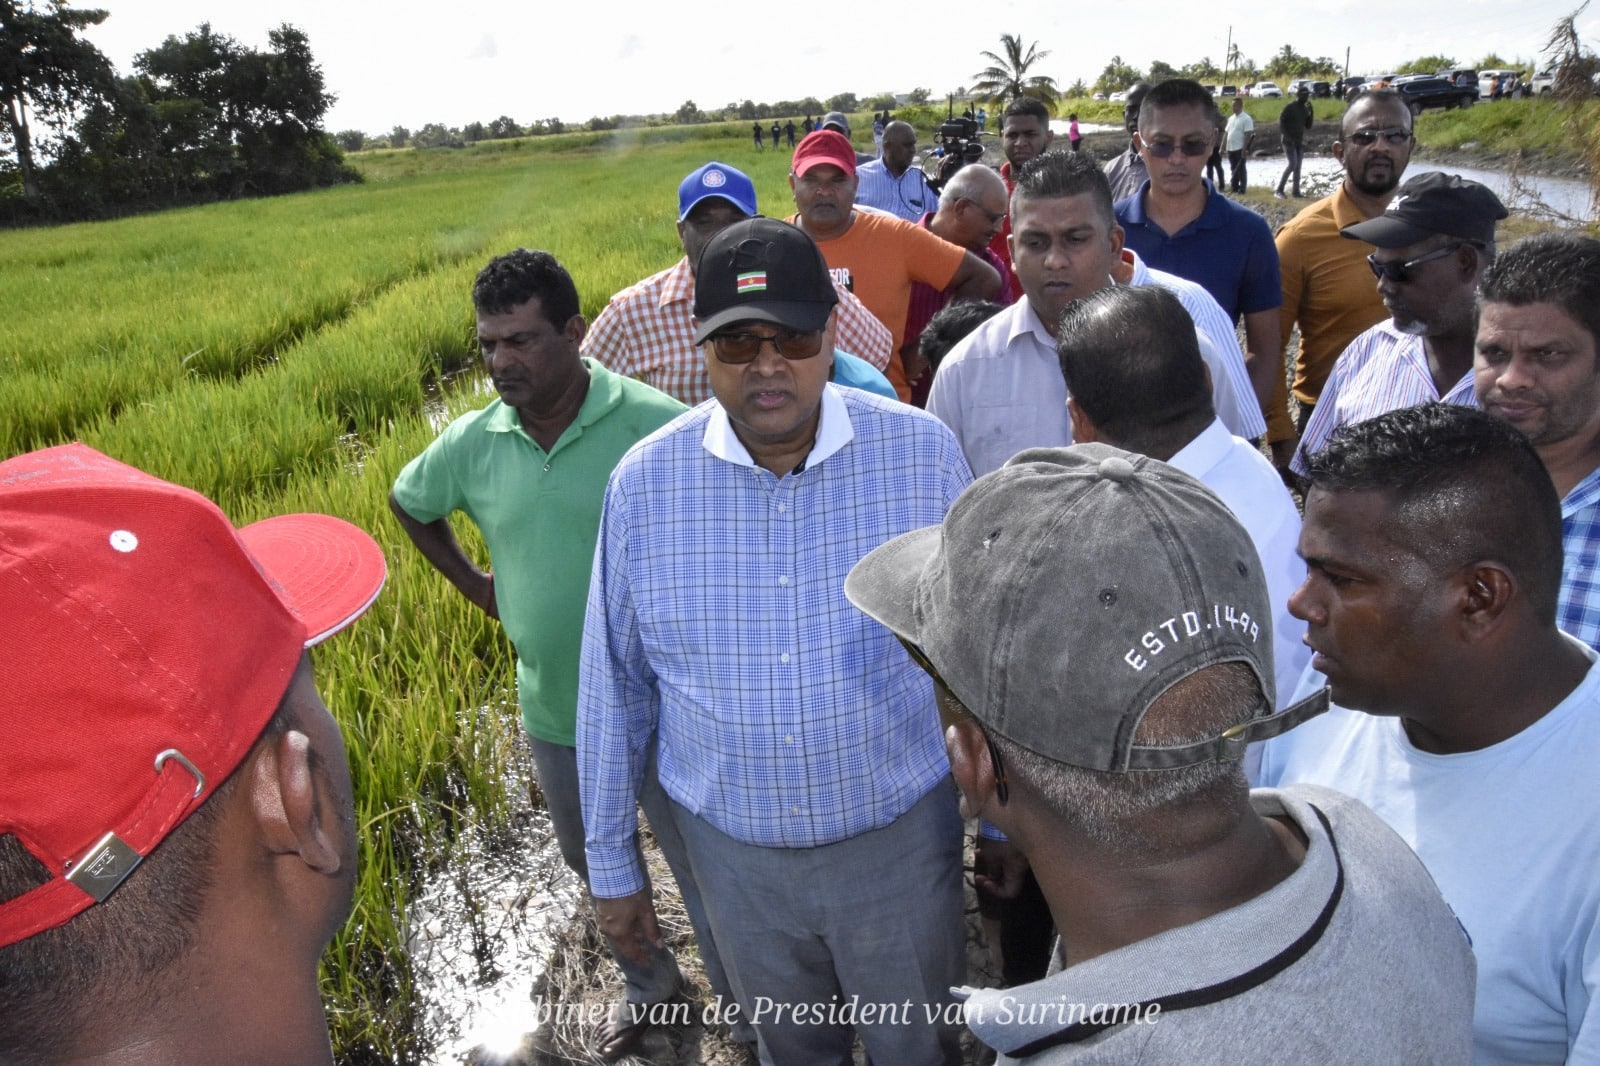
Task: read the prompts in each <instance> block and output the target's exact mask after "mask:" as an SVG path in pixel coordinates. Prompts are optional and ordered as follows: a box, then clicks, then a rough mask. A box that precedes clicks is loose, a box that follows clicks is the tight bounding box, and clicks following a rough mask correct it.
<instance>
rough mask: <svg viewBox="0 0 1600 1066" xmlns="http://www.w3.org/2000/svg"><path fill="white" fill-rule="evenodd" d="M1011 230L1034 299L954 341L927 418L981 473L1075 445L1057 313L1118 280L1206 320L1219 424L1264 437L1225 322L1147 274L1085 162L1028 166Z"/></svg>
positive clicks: (1198, 292) (1016, 265)
mask: <svg viewBox="0 0 1600 1066" xmlns="http://www.w3.org/2000/svg"><path fill="white" fill-rule="evenodd" d="M1011 230H1012V232H1011V238H1010V242H1011V261H1012V267H1013V269H1014V270H1015V271H1016V274H1017V278H1018V280H1019V281H1021V283H1022V291H1023V294H1024V296H1026V299H1022V300H1018V301H1017V302H1016V303H1015V304H1012V305H1011V306H1010V307H1009V308H1007V309H1006V310H1005V311H1003V312H1001V313H1000V314H998V315H996V316H995V317H994V318H991V319H990V320H989V321H988V322H985V323H984V324H983V325H982V326H979V327H978V329H977V330H975V331H974V332H973V333H972V334H971V335H970V336H968V337H967V338H966V340H964V341H962V342H961V343H960V344H959V345H957V346H956V347H955V348H954V349H953V350H952V351H951V352H950V354H949V355H947V356H946V357H945V359H944V361H943V362H942V363H941V364H940V366H939V374H938V376H937V377H935V378H934V380H933V390H932V392H931V393H930V394H929V397H928V410H929V411H931V412H932V413H933V414H935V415H937V416H938V418H939V419H940V420H941V421H942V422H944V424H945V425H947V426H949V427H950V429H951V430H952V431H954V433H955V435H956V439H957V440H959V441H960V442H961V447H962V450H963V451H964V452H965V453H966V456H967V462H968V463H969V464H970V465H971V466H972V472H973V473H974V474H975V475H982V474H986V473H988V472H989V471H991V470H998V469H999V468H1000V467H1001V466H1002V465H1003V464H1004V463H1005V461H1006V460H1007V459H1009V458H1011V456H1013V455H1015V454H1016V453H1017V452H1019V451H1021V450H1022V449H1024V448H1048V447H1059V446H1062V445H1067V444H1071V443H1072V426H1071V424H1070V423H1069V422H1068V420H1067V409H1066V400H1067V390H1066V385H1065V383H1064V382H1063V381H1062V378H1061V370H1060V365H1059V362H1058V360H1057V356H1056V338H1057V336H1058V332H1059V331H1058V327H1059V323H1060V319H1061V312H1062V311H1063V310H1065V309H1066V306H1067V305H1068V304H1069V303H1071V302H1072V301H1073V300H1077V299H1081V298H1082V297H1085V296H1088V295H1089V294H1091V293H1094V292H1098V291H1099V290H1101V289H1104V288H1106V287H1108V286H1110V285H1113V284H1121V285H1159V286H1160V287H1162V288H1164V289H1168V290H1170V291H1171V292H1173V294H1174V295H1176V296H1177V298H1178V300H1179V301H1180V302H1181V303H1182V304H1183V305H1184V309H1185V310H1186V311H1188V312H1189V315H1190V317H1191V318H1192V319H1194V322H1195V323H1199V324H1200V325H1199V326H1196V325H1194V323H1191V326H1190V328H1191V329H1195V330H1197V331H1198V332H1197V335H1196V341H1197V343H1198V345H1199V347H1200V354H1201V356H1202V357H1203V358H1204V359H1205V361H1206V365H1207V368H1208V369H1209V371H1210V374H1211V387H1212V399H1213V402H1214V404H1215V406H1216V411H1217V416H1218V417H1219V418H1221V419H1222V422H1223V424H1224V425H1225V426H1227V427H1228V430H1229V431H1230V432H1232V433H1233V434H1235V435H1237V436H1240V437H1243V438H1245V439H1247V440H1248V439H1253V438H1256V437H1259V436H1261V434H1262V433H1264V432H1265V431H1266V424H1265V423H1264V422H1263V421H1262V418H1261V409H1260V405H1259V404H1257V403H1256V399H1255V393H1254V392H1253V391H1252V390H1251V388H1250V379H1249V376H1248V374H1247V373H1246V371H1245V365H1244V353H1243V352H1242V351H1241V350H1240V348H1239V342H1238V338H1237V337H1236V336H1235V334H1234V333H1233V327H1232V324H1231V323H1229V322H1228V320H1227V316H1226V315H1224V314H1223V313H1222V309H1221V308H1220V307H1218V306H1217V302H1216V301H1215V300H1214V299H1212V298H1211V294H1210V293H1208V292H1206V291H1205V289H1204V288H1203V287H1201V286H1200V285H1198V284H1196V283H1194V282H1192V281H1186V280H1184V279H1183V278H1179V277H1175V276H1173V275H1170V274H1165V273H1162V272H1161V271H1159V270H1150V269H1149V268H1148V267H1146V266H1145V265H1144V264H1143V263H1142V262H1140V261H1139V259H1138V258H1137V257H1136V256H1134V255H1133V254H1132V253H1131V252H1125V251H1124V249H1123V247H1122V228H1121V227H1120V226H1118V225H1117V224H1116V216H1115V214H1114V213H1113V211H1112V206H1111V188H1110V186H1109V185H1108V184H1107V183H1106V178H1105V175H1104V174H1103V173H1101V171H1100V168H1099V166H1098V165H1097V164H1095V162H1094V161H1093V160H1092V159H1090V158H1089V157H1088V155H1087V154H1085V153H1082V152H1078V153H1073V152H1051V153H1048V154H1046V155H1042V156H1038V157H1036V158H1034V159H1033V160H1032V161H1030V162H1029V163H1028V164H1027V166H1026V167H1024V168H1023V170H1022V173H1021V175H1020V176H1019V177H1018V180H1017V187H1016V190H1015V191H1014V192H1013V193H1012V198H1011ZM1216 323H1221V325H1220V326H1219V325H1216ZM1204 326H1211V328H1210V329H1203V328H1201V327H1204Z"/></svg>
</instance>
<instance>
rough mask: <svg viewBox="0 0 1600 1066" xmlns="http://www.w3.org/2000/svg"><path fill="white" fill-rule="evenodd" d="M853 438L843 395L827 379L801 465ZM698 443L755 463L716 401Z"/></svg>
mask: <svg viewBox="0 0 1600 1066" xmlns="http://www.w3.org/2000/svg"><path fill="white" fill-rule="evenodd" d="M853 439H855V428H854V427H853V426H851V424H850V411H849V409H848V408H846V407H845V404H844V397H842V396H840V395H839V390H838V389H836V388H835V387H834V386H833V384H832V383H831V382H830V383H828V384H826V385H824V386H823V387H822V414H821V416H820V417H819V418H818V420H817V439H816V440H815V441H813V442H812V444H811V451H810V453H809V454H808V455H807V456H806V461H805V462H804V463H803V464H801V465H802V466H804V467H805V468H806V469H808V470H809V469H811V468H812V467H814V466H818V465H820V464H821V463H822V462H823V461H824V460H825V459H827V458H828V457H829V456H830V455H832V454H833V453H834V452H837V451H838V450H839V449H841V448H843V447H844V446H845V445H846V444H849V443H850V441H851V440H853ZM700 443H701V446H702V447H704V448H705V450H706V451H708V452H710V453H711V454H712V455H714V456H716V457H717V458H718V459H721V460H722V461H723V462H727V463H732V464H733V465H734V466H748V467H754V466H755V465H756V461H755V460H754V459H753V458H751V456H750V450H749V449H748V448H746V447H745V446H744V442H743V441H741V440H740V439H739V436H738V434H736V433H735V432H734V431H733V422H732V421H731V420H730V419H729V418H728V409H727V408H726V407H723V406H722V404H720V403H717V404H713V405H712V409H711V417H710V418H708V419H706V432H705V436H704V437H703V438H701V441H700Z"/></svg>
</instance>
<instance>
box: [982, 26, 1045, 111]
mask: <svg viewBox="0 0 1600 1066" xmlns="http://www.w3.org/2000/svg"><path fill="white" fill-rule="evenodd" d="M1000 53H1001V54H998V55H997V54H995V53H994V52H979V53H978V55H979V57H980V58H982V59H986V60H988V61H989V65H988V66H986V67H984V68H983V69H982V70H980V71H978V72H977V73H976V74H974V75H973V78H974V79H975V80H974V81H973V83H972V89H971V92H972V95H973V96H974V97H976V98H977V99H980V100H987V101H989V102H990V103H992V104H993V105H994V108H995V110H996V111H999V110H1001V109H1003V108H1004V107H1005V106H1006V105H1007V104H1008V103H1010V102H1011V101H1012V100H1015V99H1016V98H1017V97H1019V96H1032V97H1035V98H1037V99H1039V100H1042V101H1044V104H1045V106H1046V107H1050V108H1053V107H1055V103H1056V99H1057V97H1059V96H1060V95H1061V90H1060V89H1058V88H1057V87H1056V81H1055V79H1054V78H1051V77H1049V76H1047V75H1044V74H1032V73H1029V71H1031V70H1032V69H1033V68H1034V66H1035V65H1036V64H1037V63H1038V62H1039V61H1040V60H1042V59H1044V58H1045V57H1046V56H1048V55H1049V54H1050V53H1049V51H1042V52H1041V51H1040V50H1039V43H1038V42H1037V41H1035V42H1033V43H1031V44H1029V45H1028V46H1027V48H1026V49H1024V48H1023V46H1022V35H1021V34H1011V33H1002V34H1001V35H1000Z"/></svg>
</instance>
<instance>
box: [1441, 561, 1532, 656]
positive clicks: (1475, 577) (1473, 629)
mask: <svg viewBox="0 0 1600 1066" xmlns="http://www.w3.org/2000/svg"><path fill="white" fill-rule="evenodd" d="M1456 583H1457V585H1458V588H1459V597H1460V601H1459V602H1460V614H1459V618H1460V624H1461V632H1462V635H1463V636H1464V637H1465V638H1466V639H1467V640H1468V641H1470V642H1474V643H1475V642H1477V641H1479V640H1481V639H1483V638H1484V637H1485V636H1487V635H1488V634H1490V633H1492V632H1493V631H1494V630H1495V629H1497V628H1498V627H1499V624H1500V620H1501V619H1502V618H1504V617H1505V613H1506V609H1507V608H1508V607H1510V606H1511V602H1512V601H1513V600H1515V599H1516V598H1517V596H1518V594H1519V593H1520V591H1521V587H1520V586H1519V585H1518V583H1517V579H1516V577H1515V576H1514V575H1513V574H1512V573H1511V572H1510V571H1509V570H1507V569H1506V568H1505V567H1504V566H1502V565H1501V564H1500V563H1497V562H1493V561H1485V562H1480V563H1474V564H1473V565H1471V566H1468V567H1465V568H1463V569H1462V570H1461V571H1460V573H1458V574H1457V576H1456Z"/></svg>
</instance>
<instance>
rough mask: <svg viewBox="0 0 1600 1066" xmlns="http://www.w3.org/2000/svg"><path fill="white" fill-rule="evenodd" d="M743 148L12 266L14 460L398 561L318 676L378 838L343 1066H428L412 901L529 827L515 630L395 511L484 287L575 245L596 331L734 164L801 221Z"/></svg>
mask: <svg viewBox="0 0 1600 1066" xmlns="http://www.w3.org/2000/svg"><path fill="white" fill-rule="evenodd" d="M737 132H738V131H737V130H736V129H733V128H729V129H716V128H713V129H685V130H663V131H659V132H656V131H651V132H648V133H645V134H643V135H642V136H640V137H628V136H626V135H624V136H596V135H588V134H579V135H574V136H569V137H560V138H545V139H541V140H539V141H529V142H524V143H521V144H517V143H515V142H506V143H501V144H491V145H484V146H482V147H480V148H479V149H476V150H469V151H462V152H450V151H438V152H422V153H419V152H398V153H371V154H369V155H363V156H360V157H357V158H356V162H357V164H358V165H361V166H363V167H364V168H365V169H366V170H367V172H368V174H369V179H370V180H369V183H368V184H367V185H365V186H358V187H345V188H338V189H331V190H324V191H321V192H316V193H310V194H305V195H300V196H293V197H283V198H280V199H274V200H260V201H252V202H247V203H236V204H224V205H212V206H207V207H202V208H194V209H187V210H181V211H172V212H167V213H163V214H158V215H150V216H145V217H142V218H135V219H124V220H119V221H113V222H105V223H96V224H86V225H74V226H65V227H58V228H53V229H32V230H24V231H18V232H13V233H11V234H9V235H8V236H7V239H6V240H5V242H4V243H3V244H0V318H3V320H4V321H5V322H6V323H7V329H6V332H5V336H4V339H3V340H0V371H3V376H0V382H3V383H0V457H4V456H9V455H14V454H17V453H18V452H20V451H23V450H26V449H28V448H31V447H38V446H42V445H47V444H52V443H58V442H61V441H66V440H71V439H75V438H76V439H81V440H84V441H85V442H87V443H89V444H91V445H93V446H95V447H98V448H101V449H102V450H104V451H106V452H108V453H110V454H111V455H113V456H116V457H117V458H119V459H122V460H124V461H126V462H130V463H133V464H136V465H138V466H141V467H144V468H146V469H149V470H151V471H153V472H155V473H158V474H160V475H161V476H163V477H167V478H170V479H172V480H175V481H178V482H180V483H183V484H187V485H190V486H192V487H195V488H197V489H199V490H201V491H203V492H205V493H207V494H209V495H211V496H213V497H214V498H216V499H217V500H218V501H219V502H220V503H221V504H222V506H223V507H224V509H225V510H226V511H227V512H228V513H229V515H230V516H232V517H233V519H234V520H235V521H236V522H240V523H243V522H247V521H251V520H253V519H255V518H259V517H263V516H266V515H269V514H274V513H281V512H285V511H292V510H302V509H308V510H320V511H327V512H330V513H333V514H338V515H341V516H343V517H345V518H347V519H350V520H351V521H354V522H356V523H358V524H359V525H361V526H363V527H365V528H367V529H368V530H370V531H372V532H373V533H374V535H375V536H377V538H378V539H379V542H380V543H381V544H382V545H383V547H384V550H385V553H386V555H387V556H388V559H389V564H390V580H389V583H388V586H387V588H386V590H385V591H384V593H383V595H382V596H381V597H380V599H379V601H378V603H377V605H376V606H375V607H374V609H373V610H372V611H371V612H370V613H369V614H368V616H367V617H366V618H364V619H363V620H362V621H361V623H359V624H358V625H357V626H355V627H354V628H353V629H352V630H351V631H350V632H348V633H347V634H344V635H342V636H340V637H338V638H336V639H335V640H334V641H332V642H330V643H329V644H328V645H325V646H324V647H322V648H319V649H318V650H317V652H316V655H315V659H316V666H317V673H318V680H319V685H320V687H321V689H322V691H323V693H324V695H325V697H326V699H327V702H328V705H329V706H330V707H331V708H332V709H333V711H334V714H335V715H336V717H337V718H338V719H339V721H340V722H341V724H342V725H343V727H344V731H345V735H346V739H347V741H348V742H349V747H350V755H351V764H352V772H353V775H354V780H355V789H356V802H357V808H358V809H357V818H358V825H359V826H360V830H361V837H362V839H361V874H360V883H359V885H358V889H357V902H356V910H355V914H354V916H353V918H352V920H351V922H350V923H349V925H348V926H347V927H346V928H345V929H344V931H343V932H342V933H341V934H340V936H339V938H338V940H337V941H336V942H335V944H334V945H333V947H332V948H331V950H330V951H329V954H328V956H327V958H326V960H325V967H324V977H323V982H324V992H325V995H326V999H327V1002H328V1003H329V1005H330V1020H331V1023H332V1027H333V1031H334V1037H335V1042H336V1046H337V1047H338V1049H339V1054H340V1058H341V1060H342V1061H344V1062H369V1061H402V1062H404V1061H416V1060H417V1059H418V1058H419V1054H420V1051H421V1046H420V1043H419V1041H420V1040H422V1039H423V1037H422V1036H421V1035H420V1034H418V1033H417V1031H416V1026H415V1024H414V1021H415V1014H414V1010H415V1008H414V1003H413V1000H412V998H411V995H410V974H409V971H408V968H407V965H406V962H405V955H404V950H403V945H404V936H405V928H406V926H405V922H406V905H407V900H408V899H409V897H410V895H411V894H412V893H413V892H414V890H415V889H416V887H417V886H418V885H419V884H420V882H421V878H422V877H423V876H424V875H425V874H426V873H427V872H428V871H429V870H432V869H437V868H438V867H439V866H440V865H441V864H443V863H445V862H446V861H447V857H448V854H449V850H450V845H451V841H452V839H453V836H454V827H455V826H456V825H458V824H461V823H463V822H469V821H470V822H476V823H479V824H483V825H487V826H493V825H494V824H496V823H497V822H501V821H503V817H504V814H505V813H506V795H507V794H506V789H505V782H504V781H503V779H502V768H503V766H504V764H505V762H506V756H507V752H508V750H509V749H508V745H509V743H510V742H511V739H512V738H513V737H514V735H515V730H516V728H517V727H516V716H515V703H514V700H513V698H512V696H511V693H510V692H509V687H508V686H509V683H510V679H511V669H510V660H509V655H508V649H507V648H506V647H505V644H504V641H503V639H502V637H501V635H500V632H499V628H498V627H497V626H495V625H493V624H491V623H489V622H488V621H487V620H486V619H485V618H484V617H483V616H482V615H481V614H479V613H478V612H476V610H475V609H473V608H470V607H469V606H468V605H467V604H466V603H465V601H463V600H462V598H461V597H459V596H458V595H456V594H455V593H454V591H453V590H452V589H450V588H449V587H448V586H447V585H446V584H445V583H444V582H443V581H442V580H441V579H440V578H439V577H438V576H437V575H436V574H434V573H433V572H432V571H431V569H430V568H429V567H428V566H427V564H426V563H425V562H423V561H422V560H421V558H420V556H419V555H418V554H417V553H416V552H415V551H414V550H413V549H412V548H411V547H410V545H409V544H408V543H406V542H405V539H404V536H403V534H401V532H400V531H399V529H398V528H397V526H396V524H395V523H394V522H393V520H392V518H391V516H390V515H389V514H388V510H387V506H386V498H387V494H388V489H389V485H390V484H391V482H392V480H393V478H394V476H395V474H396V473H397V472H398V471H399V469H400V467H401V466H402V465H403V464H404V462H405V461H406V460H407V459H409V458H410V457H411V456H412V455H414V454H416V453H417V452H418V451H420V450H421V449H422V448H423V447H424V446H425V445H426V444H427V442H428V441H429V440H430V439H431V438H432V435H433V432H434V430H433V428H432V426H431V424H430V423H429V421H428V419H427V417H426V414H425V412H424V399H425V392H424V389H425V385H427V384H428V383H430V382H433V381H436V380H437V379H439V378H440V377H441V375H443V374H445V373H446V372H448V371H450V370H452V369H454V368H457V367H460V366H462V365H464V364H467V363H469V362H470V361H471V360H472V359H473V350H472V344H471V335H472V314H471V308H470V285H471V280H472V276H473V274H474V273H475V271H476V270H477V268H478V267H479V266H481V264H482V263H483V262H484V261H485V260H487V259H488V257H489V256H490V255H492V254H495V253H497V252H500V251H504V250H506V249H509V248H512V247H515V246H517V245H528V246H532V247H543V248H548V249H550V250H551V251H553V252H554V253H555V254H556V255H557V256H558V257H560V258H561V259H562V261H563V262H565V263H566V264H568V266H569V268H570V269H572V271H573V274H574V275H575V277H576V279H577V282H578V286H579V290H580V292H581V293H582V294H583V305H584V311H585V313H587V314H589V315H591V316H593V315H594V314H595V313H597V312H598V311H599V309H600V308H601V307H602V306H604V303H605V300H606V299H607V297H608V296H609V295H610V293H612V292H613V291H615V290H617V289H619V288H621V287H623V286H624V285H626V284H629V283H631V282H633V281H635V280H637V279H638V278H640V277H642V276H644V275H645V274H648V273H650V272H652V271H654V270H657V269H659V268H661V267H662V266H664V265H666V264H668V263H670V262H671V261H672V259H673V258H674V257H675V256H676V255H677V254H678V250H677V241H676V236H675V234H674V233H673V229H672V221H673V219H674V218H675V217H676V212H675V205H676V200H675V190H676V186H677V182H678V180H679V179H680V178H681V177H682V175H683V174H684V173H686V172H687V171H688V170H690V169H692V168H693V167H694V166H696V165H698V164H699V163H701V162H704V161H705V160H706V159H707V158H708V157H711V156H714V155H715V156H721V157H723V158H725V159H728V160H729V161H730V162H736V163H737V164H739V165H740V166H741V167H744V168H745V169H747V170H749V171H750V172H751V173H752V175H753V176H754V177H755V178H756V180H757V182H758V185H759V188H760V190H761V194H762V196H763V197H764V198H765V202H766V204H768V205H769V207H770V209H771V210H774V211H777V212H782V211H783V210H784V208H785V206H786V204H787V200H786V193H787V189H786V184H785V180H784V178H785V174H786V163H787V154H785V153H773V152H768V153H766V155H765V156H757V155H756V154H755V152H754V151H753V148H752V147H751V146H750V145H749V144H748V143H746V141H744V140H741V139H738V138H737V137H736V134H737ZM449 402H450V406H451V407H452V409H453V410H462V409H465V408H466V407H468V406H474V405H477V404H480V403H482V402H483V400H482V397H481V396H479V397H473V396H471V395H470V394H468V390H460V393H459V394H457V395H455V396H453V397H452V398H451V399H450V401H449ZM463 534H464V536H463V539H464V542H465V543H467V544H468V545H469V550H481V545H480V543H479V542H478V541H477V539H476V537H474V536H473V535H472V534H471V531H468V530H463ZM218 621H219V624H226V619H225V615H219V618H218ZM484 708H488V709H489V710H488V713H484V710H483V709H484Z"/></svg>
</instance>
